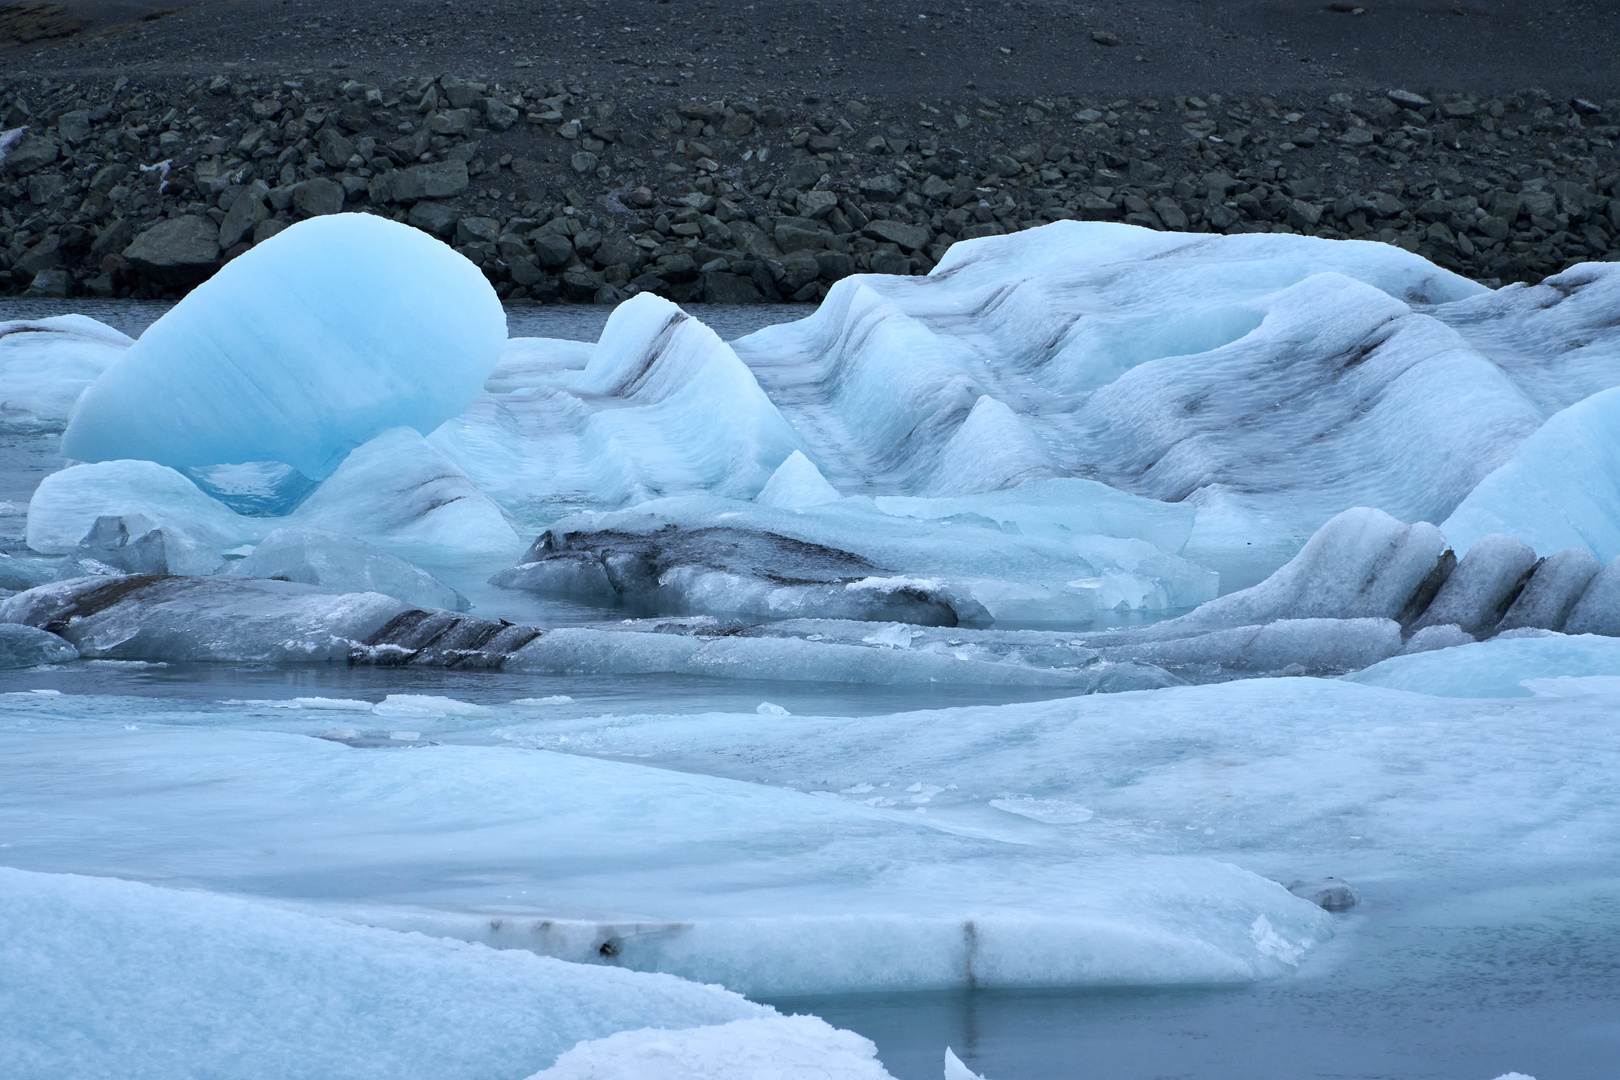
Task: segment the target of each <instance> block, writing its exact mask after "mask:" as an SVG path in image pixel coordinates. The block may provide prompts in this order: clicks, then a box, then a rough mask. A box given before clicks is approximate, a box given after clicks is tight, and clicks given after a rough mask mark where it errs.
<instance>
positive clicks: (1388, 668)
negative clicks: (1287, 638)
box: [1345, 634, 1620, 698]
mask: <svg viewBox="0 0 1620 1080" xmlns="http://www.w3.org/2000/svg"><path fill="white" fill-rule="evenodd" d="M1591 675H1603V676H1608V675H1620V638H1609V637H1595V636H1592V635H1581V636H1579V637H1574V636H1565V635H1563V634H1553V635H1549V636H1547V637H1536V638H1517V639H1509V638H1493V639H1492V640H1490V641H1481V642H1478V643H1475V644H1468V645H1459V646H1458V647H1456V648H1453V649H1445V650H1443V651H1440V652H1424V653H1419V654H1417V655H1413V656H1396V657H1392V658H1391V659H1388V660H1385V661H1383V662H1381V663H1378V664H1374V665H1373V666H1372V667H1369V668H1367V669H1366V670H1365V671H1358V672H1356V673H1355V674H1354V675H1347V676H1345V677H1346V678H1347V679H1348V680H1350V681H1351V682H1358V683H1364V684H1366V685H1368V686H1387V687H1390V688H1392V689H1396V690H1413V691H1416V692H1418V693H1420V694H1435V695H1439V696H1441V697H1463V698H1492V697H1528V696H1529V695H1530V694H1531V691H1530V690H1529V689H1527V688H1526V687H1525V686H1524V682H1525V680H1527V679H1552V678H1559V677H1563V676H1591Z"/></svg>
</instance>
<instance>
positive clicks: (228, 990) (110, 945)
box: [0, 867, 881, 1080]
mask: <svg viewBox="0 0 1620 1080" xmlns="http://www.w3.org/2000/svg"><path fill="white" fill-rule="evenodd" d="M0 896H3V897H4V902H0V1017H4V1020H3V1021H0V1026H3V1029H4V1032H5V1036H4V1038H0V1074H4V1075H5V1076H7V1077H13V1078H16V1080H25V1078H26V1080H45V1078H48V1077H63V1076H122V1077H131V1078H141V1080H145V1078H154V1080H155V1078H159V1077H163V1078H177V1077H183V1078H199V1080H200V1078H202V1077H209V1076H226V1075H228V1076H232V1077H240V1078H243V1080H250V1078H261V1077H262V1078H266V1080H269V1078H282V1077H287V1076H297V1075H308V1074H309V1073H310V1071H311V1068H312V1066H313V1067H314V1069H315V1071H316V1072H318V1073H319V1074H320V1075H321V1076H325V1077H343V1078H348V1080H411V1078H421V1080H430V1078H431V1080H458V1078H466V1080H473V1078H484V1077H490V1076H513V1077H515V1076H526V1075H528V1074H530V1073H531V1072H533V1071H535V1070H536V1069H538V1068H540V1067H543V1066H546V1065H549V1064H551V1063H552V1062H553V1061H555V1060H556V1059H557V1058H558V1055H560V1054H563V1053H564V1052H565V1051H567V1050H568V1049H569V1048H570V1047H572V1046H574V1045H576V1044H577V1043H579V1042H580V1040H594V1039H601V1038H604V1037H606V1036H609V1035H611V1034H613V1033H615V1032H619V1031H625V1030H639V1029H645V1028H648V1027H660V1028H683V1027H691V1026H697V1025H715V1024H725V1023H728V1022H732V1021H735V1020H746V1019H766V1018H769V1017H771V1016H773V1015H774V1014H773V1011H772V1010H770V1009H768V1008H765V1007H763V1006H759V1005H754V1004H752V1003H750V1002H748V1001H745V1000H743V999H742V998H741V997H738V996H737V995H736V994H732V993H728V992H727V991H725V990H722V989H720V988H719V987H715V986H699V985H696V984H694V983H689V982H682V981H680V980H679V979H673V978H670V977H669V976H667V975H643V974H639V973H636V972H629V971H616V970H612V969H609V968H604V967H584V966H580V965H575V964H565V963H561V962H559V961H557V960H552V959H548V958H545V957H538V956H533V955H531V954H528V953H525V952H520V951H507V952H495V951H492V950H490V949H486V948H483V947H480V946H478V945H468V944H464V943H461V942H454V941H442V940H435V939H432V938H426V937H422V936H421V935H417V934H399V933H394V932H391V931H387V930H376V929H370V928H367V927H361V926H354V925H348V924H344V923H340V922H336V921H333V920H330V919H323V918H317V917H312V916H310V915H304V914H297V913H294V912H291V911H287V910H285V909H284V908H282V907H275V906H270V905H266V904H254V903H249V902H246V901H243V900H238V899H230V898H226V897H222V896H211V895H208V894H204V893H198V892H191V891H179V890H174V889H155V888H152V887H151V886H149V885H142V884H137V883H134V882H129V881H118V880H114V879H108V878H96V877H77V876H72V875H61V874H38V873H25V872H22V871H19V870H13V869H8V868H4V867H0ZM852 1038H854V1037H852V1036H849V1035H847V1034H845V1033H841V1032H835V1031H833V1030H832V1029H830V1028H826V1027H825V1025H822V1026H821V1027H818V1028H815V1029H814V1030H803V1031H802V1032H801V1042H800V1045H808V1044H810V1043H813V1042H817V1041H819V1042H820V1043H821V1044H822V1045H823V1046H824V1048H825V1051H826V1052H827V1053H828V1054H830V1055H836V1054H839V1053H842V1054H845V1055H849V1054H852V1052H853V1051H854V1050H855V1049H856V1048H855V1047H853V1046H852V1045H851V1043H850V1040H851V1039H852ZM586 1045H587V1046H589V1045H592V1044H590V1043H587V1044H586ZM878 1075H881V1074H878Z"/></svg>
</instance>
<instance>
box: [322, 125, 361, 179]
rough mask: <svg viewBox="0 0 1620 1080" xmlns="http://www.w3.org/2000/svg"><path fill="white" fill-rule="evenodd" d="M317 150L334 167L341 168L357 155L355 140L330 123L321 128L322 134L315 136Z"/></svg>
mask: <svg viewBox="0 0 1620 1080" xmlns="http://www.w3.org/2000/svg"><path fill="white" fill-rule="evenodd" d="M315 150H316V152H317V153H318V154H320V155H321V160H322V161H325V162H326V163H327V164H328V165H330V166H332V167H333V168H334V169H341V168H343V166H344V163H345V162H347V161H348V160H349V159H350V158H352V157H354V155H355V145H354V142H353V141H352V140H350V139H348V138H345V137H344V136H343V135H342V134H341V133H340V132H339V131H338V130H337V129H336V128H334V127H332V126H331V125H330V124H328V125H327V126H326V127H324V128H322V129H321V133H320V135H318V136H316V138H315Z"/></svg>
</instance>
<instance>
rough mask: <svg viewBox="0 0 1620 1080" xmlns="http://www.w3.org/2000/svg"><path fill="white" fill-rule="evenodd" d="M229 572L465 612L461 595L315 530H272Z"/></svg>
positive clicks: (377, 551) (373, 550)
mask: <svg viewBox="0 0 1620 1080" xmlns="http://www.w3.org/2000/svg"><path fill="white" fill-rule="evenodd" d="M230 572H231V573H232V574H233V575H235V576H237V577H252V578H278V579H280V580H283V581H297V582H302V583H303V584H305V585H318V586H320V587H321V588H322V589H326V590H328V591H330V592H338V593H363V592H375V593H382V594H383V595H384V596H392V597H394V598H395V599H396V600H402V601H404V602H405V603H407V604H410V605H412V606H414V607H424V608H449V609H450V610H452V611H465V610H467V607H468V604H467V598H466V597H465V596H462V595H461V594H460V593H458V592H456V590H454V589H452V588H450V586H448V585H446V584H444V583H443V582H441V581H439V580H438V579H437V578H435V577H434V576H433V575H431V574H429V573H428V572H427V571H425V570H422V569H419V568H418V567H415V566H412V565H411V564H410V563H408V562H406V561H405V560H404V559H401V558H398V557H397V556H394V555H390V554H388V552H386V551H384V550H382V549H381V548H378V547H373V546H372V545H370V544H368V543H366V542H365V541H363V540H356V539H354V538H353V537H347V536H334V535H333V534H331V533H324V532H319V531H317V530H314V529H297V528H283V529H277V530H276V531H275V532H273V533H271V534H270V535H269V536H266V537H265V538H264V539H263V540H261V541H260V542H259V545H258V546H257V547H255V548H254V549H253V553H252V554H250V555H249V556H247V557H246V558H245V559H243V560H241V561H240V562H237V563H235V564H233V565H232V566H231V568H230Z"/></svg>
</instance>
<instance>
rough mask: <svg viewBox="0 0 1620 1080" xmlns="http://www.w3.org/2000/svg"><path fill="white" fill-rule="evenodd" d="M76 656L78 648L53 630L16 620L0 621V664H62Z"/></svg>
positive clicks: (29, 665) (11, 666) (4, 665)
mask: <svg viewBox="0 0 1620 1080" xmlns="http://www.w3.org/2000/svg"><path fill="white" fill-rule="evenodd" d="M78 658H79V650H77V649H75V648H74V647H73V646H72V645H71V644H69V643H68V642H67V641H65V640H63V639H62V638H60V637H58V636H56V635H55V634H51V633H47V632H46V631H44V630H39V629H36V628H34V627H32V626H23V625H21V624H19V623H9V622H0V668H23V667H34V666H36V665H38V664H62V663H66V662H67V661H69V660H77V659H78Z"/></svg>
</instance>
